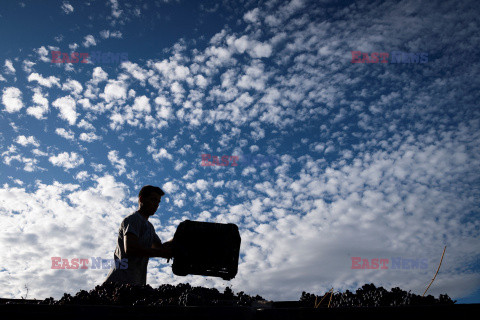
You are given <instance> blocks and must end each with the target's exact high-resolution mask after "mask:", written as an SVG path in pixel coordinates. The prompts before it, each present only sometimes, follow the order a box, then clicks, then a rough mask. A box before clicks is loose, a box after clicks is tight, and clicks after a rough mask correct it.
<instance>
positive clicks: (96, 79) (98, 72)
mask: <svg viewBox="0 0 480 320" xmlns="http://www.w3.org/2000/svg"><path fill="white" fill-rule="evenodd" d="M106 80H108V74H107V73H106V72H105V71H103V69H102V68H101V67H96V68H95V69H93V73H92V83H94V84H99V83H100V82H102V81H106Z"/></svg>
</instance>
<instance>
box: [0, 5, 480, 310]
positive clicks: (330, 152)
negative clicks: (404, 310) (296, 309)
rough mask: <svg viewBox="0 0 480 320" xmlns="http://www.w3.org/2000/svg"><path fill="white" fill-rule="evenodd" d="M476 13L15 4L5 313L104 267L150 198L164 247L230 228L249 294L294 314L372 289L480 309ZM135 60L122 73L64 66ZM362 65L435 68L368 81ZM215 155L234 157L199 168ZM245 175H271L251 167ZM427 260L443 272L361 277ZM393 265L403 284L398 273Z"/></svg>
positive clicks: (7, 30)
mask: <svg viewBox="0 0 480 320" xmlns="http://www.w3.org/2000/svg"><path fill="white" fill-rule="evenodd" d="M478 13H479V12H478V6H476V5H475V1H463V2H461V3H457V2H454V1H434V2H428V3H426V2H421V1H376V2H375V1H359V2H353V1H352V2H338V1H306V0H292V1H276V0H271V1H260V2H257V1H223V2H216V1H182V0H180V1H135V2H127V1H120V0H118V1H117V0H110V1H42V2H40V1H22V2H14V1H9V2H5V3H2V5H1V6H0V37H1V39H2V43H1V44H0V48H1V50H0V96H1V97H0V125H1V128H2V130H1V132H0V226H1V227H2V228H3V230H5V231H4V232H3V233H2V234H1V235H0V244H1V248H2V250H0V261H1V262H2V267H1V269H0V284H1V286H0V296H1V297H4V298H9V297H16V298H20V297H21V296H24V295H25V292H26V290H25V288H24V287H25V285H26V286H27V287H28V288H29V298H34V297H35V298H37V299H43V298H46V297H50V296H53V297H55V298H59V297H61V295H62V294H63V293H64V292H70V293H75V292H77V291H78V290H80V289H84V290H90V289H92V288H93V287H94V286H95V285H97V284H101V283H102V282H103V280H104V279H105V276H106V274H107V273H108V270H92V269H87V270H52V269H51V257H62V258H66V259H73V258H89V259H90V258H91V257H104V258H113V252H114V249H115V241H116V235H117V232H118V228H119V225H120V222H121V221H122V219H123V218H124V217H126V216H127V215H129V214H130V213H132V212H134V211H135V210H136V207H137V194H138V191H139V189H140V188H141V186H142V185H145V184H153V185H158V186H160V187H162V188H163V189H164V191H165V192H166V196H165V197H164V199H162V203H161V205H160V207H159V210H158V211H157V214H156V215H155V216H153V217H152V218H151V219H150V221H151V222H152V223H153V225H154V226H155V228H156V231H157V233H158V234H159V236H160V238H161V239H162V240H163V241H166V240H168V239H170V238H171V237H172V236H173V234H174V232H175V229H176V227H177V225H178V224H179V223H180V222H181V221H183V220H185V219H191V220H199V221H212V222H220V223H235V224H237V225H238V226H239V229H240V232H241V236H242V246H241V259H240V263H239V272H238V275H237V277H236V278H235V279H233V280H232V281H230V282H226V281H223V280H221V279H217V278H212V277H200V276H187V277H177V276H174V275H173V274H172V272H171V264H167V263H166V261H165V260H164V259H151V260H150V262H149V270H148V275H147V283H149V284H150V285H152V286H158V285H160V284H163V283H170V284H177V283H181V282H190V283H191V284H192V285H201V286H207V287H217V288H219V289H221V290H223V288H225V286H232V289H233V290H234V291H235V292H238V291H244V292H246V293H249V294H254V295H256V294H260V295H262V296H263V297H264V298H266V299H271V300H297V299H298V298H299V297H300V295H301V292H302V291H307V292H312V293H317V294H319V293H323V292H325V291H328V290H329V289H330V288H331V287H334V288H335V289H336V290H340V291H343V290H346V289H350V290H352V289H356V288H357V287H358V286H361V285H363V284H364V283H374V284H376V285H379V286H380V285H381V286H384V287H385V288H387V289H390V288H392V287H397V286H398V287H401V288H402V289H404V290H407V291H408V290H411V291H412V292H414V293H417V294H423V291H424V290H425V288H426V287H427V286H428V284H429V282H430V280H431V278H432V276H433V275H434V273H435V271H436V268H437V266H438V263H439V260H440V256H441V254H442V251H443V248H444V246H447V250H446V254H445V257H444V260H443V263H442V268H441V270H440V272H439V274H438V276H437V278H436V280H435V282H434V284H433V285H432V286H431V287H430V289H429V293H431V294H433V295H435V296H438V295H439V294H441V293H447V294H448V295H449V296H450V297H452V298H454V299H457V300H459V302H480V294H479V288H480V274H479V265H480V263H479V250H478V248H479V244H480V241H479V227H480V224H479V221H478V214H479V208H478V203H479V199H480V198H479V195H480V189H479V185H480V184H479V182H480V171H479V170H478V168H479V165H480V152H479V151H480V150H479V147H480V143H479V142H480V130H479V129H480V110H479V108H478V98H479V95H478V92H479V91H478V89H479V80H478V77H477V76H476V75H477V74H478V71H479V63H478V56H479V52H478V51H479V49H478V48H480V46H479V43H478V37H477V35H478V31H479V30H478V24H477V22H476V19H475V18H476V17H477V16H478ZM52 51H61V52H62V53H69V54H70V53H73V52H78V53H90V54H91V53H93V52H96V51H100V52H104V53H107V52H113V53H127V54H128V61H125V62H122V63H103V62H96V63H52V62H51V58H52ZM352 51H361V52H365V53H368V54H369V55H371V54H372V53H374V52H379V53H382V52H388V53H392V52H393V51H401V52H405V53H427V54H428V61H427V62H426V63H401V64H396V63H391V61H389V63H352V62H351V60H352V53H351V52H352ZM202 154H210V155H212V156H218V157H222V156H239V157H240V160H239V162H238V165H237V166H232V165H228V166H202V165H201V164H202V162H201V156H202ZM247 156H253V157H254V158H256V159H260V158H264V157H268V158H267V159H269V160H268V161H259V162H257V163H247V162H245V161H243V162H242V159H243V160H245V158H246V157H247ZM352 257H362V259H375V258H378V259H385V258H386V259H392V258H394V257H403V258H405V259H427V261H428V267H427V268H426V269H410V270H403V269H401V270H395V269H392V268H389V269H385V270H381V269H370V270H358V269H352V259H351V258H352ZM390 266H391V265H390Z"/></svg>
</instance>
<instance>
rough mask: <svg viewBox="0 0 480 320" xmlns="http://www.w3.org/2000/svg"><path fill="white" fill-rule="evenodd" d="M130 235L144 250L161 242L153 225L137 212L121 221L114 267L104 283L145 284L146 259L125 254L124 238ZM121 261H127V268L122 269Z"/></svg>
mask: <svg viewBox="0 0 480 320" xmlns="http://www.w3.org/2000/svg"><path fill="white" fill-rule="evenodd" d="M127 233H131V234H133V235H135V236H136V237H137V238H138V242H139V244H140V245H141V246H143V247H145V248H151V247H152V244H153V243H154V241H158V242H161V241H160V239H159V238H158V236H157V234H156V233H155V228H154V227H153V225H152V224H151V223H150V222H149V221H148V220H147V219H145V218H144V217H143V216H142V215H141V214H140V213H139V212H138V211H137V212H135V213H133V214H131V215H129V216H128V217H126V218H125V219H123V221H122V224H121V225H120V229H119V231H118V239H117V247H116V249H115V255H114V259H115V262H116V263H115V266H114V269H112V270H110V273H109V274H108V275H107V278H106V280H105V282H109V281H112V282H118V283H130V284H139V285H145V284H146V283H147V266H148V259H149V258H148V257H146V256H135V255H127V254H126V253H125V247H124V246H125V242H124V240H125V237H126V234H127ZM122 259H127V263H128V266H127V268H122V267H123V266H124V265H125V263H124V264H123V265H122V263H121V262H122V261H125V260H122Z"/></svg>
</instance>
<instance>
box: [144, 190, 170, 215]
mask: <svg viewBox="0 0 480 320" xmlns="http://www.w3.org/2000/svg"><path fill="white" fill-rule="evenodd" d="M164 195H165V192H163V190H162V189H160V188H159V187H154V186H150V185H147V186H143V187H142V189H140V192H139V193H138V205H139V206H140V210H142V211H144V212H146V213H147V214H148V215H150V216H151V215H154V214H155V212H156V211H157V209H158V205H159V203H160V200H161V198H162V196H164Z"/></svg>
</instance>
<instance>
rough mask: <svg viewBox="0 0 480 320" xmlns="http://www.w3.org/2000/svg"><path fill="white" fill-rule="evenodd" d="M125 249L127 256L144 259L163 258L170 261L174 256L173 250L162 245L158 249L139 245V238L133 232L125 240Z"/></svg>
mask: <svg viewBox="0 0 480 320" xmlns="http://www.w3.org/2000/svg"><path fill="white" fill-rule="evenodd" d="M123 241H124V243H123V245H124V248H125V253H126V254H127V255H134V256H143V257H161V258H165V259H170V258H171V257H172V256H173V255H172V249H171V248H169V247H167V246H164V245H162V244H161V242H160V245H158V243H157V246H158V247H156V248H153V247H152V248H145V247H143V246H142V245H140V243H138V237H137V236H136V235H134V234H133V233H131V232H128V233H127V234H126V235H125V238H124V240H123Z"/></svg>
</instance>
